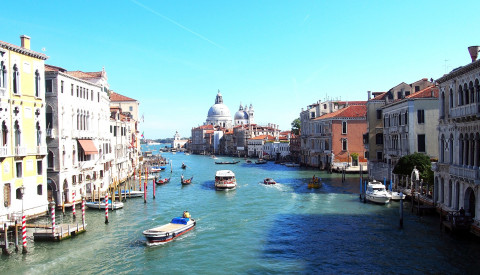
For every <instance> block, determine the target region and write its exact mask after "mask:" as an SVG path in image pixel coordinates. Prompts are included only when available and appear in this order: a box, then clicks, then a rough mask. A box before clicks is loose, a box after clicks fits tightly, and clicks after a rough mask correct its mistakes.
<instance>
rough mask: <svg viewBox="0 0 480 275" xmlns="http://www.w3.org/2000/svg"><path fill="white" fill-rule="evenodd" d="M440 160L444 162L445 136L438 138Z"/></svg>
mask: <svg viewBox="0 0 480 275" xmlns="http://www.w3.org/2000/svg"><path fill="white" fill-rule="evenodd" d="M440 162H442V163H443V162H445V136H443V135H442V137H441V138H440Z"/></svg>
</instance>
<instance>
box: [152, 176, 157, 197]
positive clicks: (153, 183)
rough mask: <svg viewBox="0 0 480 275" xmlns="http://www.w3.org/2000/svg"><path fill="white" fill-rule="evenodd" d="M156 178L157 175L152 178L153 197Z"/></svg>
mask: <svg viewBox="0 0 480 275" xmlns="http://www.w3.org/2000/svg"><path fill="white" fill-rule="evenodd" d="M156 180H157V177H154V178H153V181H152V185H153V199H155V181H156Z"/></svg>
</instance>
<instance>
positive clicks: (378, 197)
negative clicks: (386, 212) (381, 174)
mask: <svg viewBox="0 0 480 275" xmlns="http://www.w3.org/2000/svg"><path fill="white" fill-rule="evenodd" d="M365 198H366V199H367V200H368V201H370V202H373V203H379V204H385V203H389V202H390V199H391V196H390V194H388V192H387V190H386V189H385V185H383V184H382V183H381V182H378V181H375V180H374V181H371V182H369V183H368V184H367V191H365Z"/></svg>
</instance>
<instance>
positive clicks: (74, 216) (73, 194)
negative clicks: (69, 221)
mask: <svg viewBox="0 0 480 275" xmlns="http://www.w3.org/2000/svg"><path fill="white" fill-rule="evenodd" d="M72 197H73V198H72V200H73V205H72V212H73V220H75V218H76V216H77V211H76V209H75V192H73V193H72Z"/></svg>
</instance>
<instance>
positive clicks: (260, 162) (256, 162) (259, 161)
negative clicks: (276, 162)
mask: <svg viewBox="0 0 480 275" xmlns="http://www.w3.org/2000/svg"><path fill="white" fill-rule="evenodd" d="M265 163H267V161H266V160H264V159H258V160H257V161H255V164H265Z"/></svg>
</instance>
